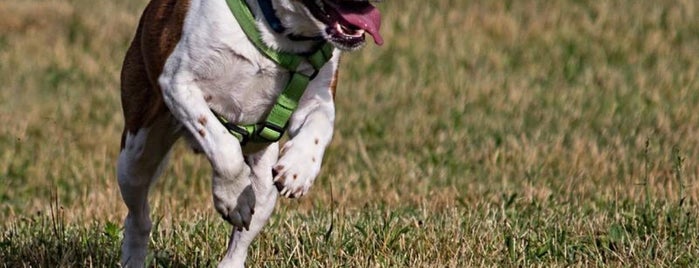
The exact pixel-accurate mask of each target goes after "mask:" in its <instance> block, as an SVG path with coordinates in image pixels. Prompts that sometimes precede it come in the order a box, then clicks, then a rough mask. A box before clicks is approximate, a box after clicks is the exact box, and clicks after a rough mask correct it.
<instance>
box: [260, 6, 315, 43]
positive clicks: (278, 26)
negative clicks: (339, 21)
mask: <svg viewBox="0 0 699 268" xmlns="http://www.w3.org/2000/svg"><path fill="white" fill-rule="evenodd" d="M257 4H258V5H259V6H260V9H262V15H264V17H265V20H266V21H267V24H268V25H269V27H271V28H272V30H274V31H275V32H276V33H278V34H282V33H284V32H285V31H286V30H287V29H286V27H284V25H283V24H282V21H281V20H279V17H277V14H276V13H275V11H274V6H272V0H257ZM286 37H287V38H289V40H291V41H322V40H323V36H320V35H319V36H312V37H311V36H302V35H296V34H287V35H286Z"/></svg>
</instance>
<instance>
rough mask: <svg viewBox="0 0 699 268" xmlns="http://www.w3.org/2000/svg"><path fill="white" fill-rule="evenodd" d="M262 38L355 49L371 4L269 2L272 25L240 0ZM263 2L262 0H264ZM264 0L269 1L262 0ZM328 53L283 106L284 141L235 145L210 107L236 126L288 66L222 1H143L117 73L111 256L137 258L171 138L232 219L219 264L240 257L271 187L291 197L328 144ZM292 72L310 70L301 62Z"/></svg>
mask: <svg viewBox="0 0 699 268" xmlns="http://www.w3.org/2000/svg"><path fill="white" fill-rule="evenodd" d="M245 1H246V2H247V5H248V7H249V8H250V10H251V11H252V13H253V15H254V16H255V18H256V25H257V28H258V30H259V31H260V32H261V34H262V39H263V41H264V43H265V44H266V45H267V46H269V47H271V48H273V49H277V50H280V51H286V52H293V53H302V52H306V51H309V50H310V49H311V48H312V47H315V46H317V42H318V41H317V38H316V39H310V40H309V39H303V40H301V41H298V39H299V38H291V37H292V36H295V37H298V36H305V37H314V36H316V37H320V39H324V40H327V41H329V42H331V43H332V44H333V45H334V46H335V47H337V48H339V49H340V50H344V51H348V50H356V49H358V48H360V47H361V46H362V45H363V44H364V43H365V39H364V33H365V32H368V33H369V34H371V35H372V36H373V38H374V41H375V42H376V43H377V44H381V43H382V42H383V41H382V39H381V36H380V35H379V27H380V13H379V12H378V10H376V8H375V7H374V6H372V5H371V4H370V3H369V2H368V1H366V0H271V7H272V8H273V10H272V12H273V14H274V15H276V17H277V18H278V21H279V22H280V23H281V24H282V25H283V27H284V30H283V32H277V31H274V30H272V29H271V28H270V25H269V23H268V22H267V20H266V19H265V18H264V15H265V14H264V12H263V9H264V8H263V7H261V5H260V2H258V1H261V0H245ZM268 1H269V0H268ZM268 4H269V2H268ZM339 58H340V52H339V51H336V52H335V53H334V54H333V56H332V59H331V60H330V61H329V62H328V63H327V64H326V65H325V66H324V67H323V68H322V69H321V70H320V72H319V73H318V75H317V77H316V78H315V79H313V80H312V81H311V83H310V85H309V86H308V88H307V90H306V91H305V93H304V95H303V97H302V99H301V100H300V103H299V108H298V109H297V110H296V111H295V112H294V114H293V115H292V117H291V119H290V122H289V128H288V133H289V136H290V139H289V140H288V141H287V142H286V143H285V144H284V145H283V148H281V150H280V146H279V144H278V143H270V144H251V145H246V146H241V145H240V142H239V141H238V140H237V139H236V138H235V137H234V136H233V135H231V134H230V133H229V132H228V130H227V129H226V128H225V127H224V126H223V125H222V124H221V123H220V122H219V121H218V119H217V117H216V116H215V115H214V113H213V112H212V110H214V111H216V112H217V113H219V114H220V115H222V116H224V117H225V118H226V119H228V121H230V122H233V123H236V124H253V123H258V122H262V121H264V119H265V116H266V114H267V113H269V111H270V109H271V108H272V106H273V105H274V103H275V101H276V98H277V96H278V95H279V94H280V92H281V90H282V87H283V86H284V85H285V83H286V81H288V79H289V73H288V71H287V70H284V69H283V68H281V67H280V66H278V65H276V64H275V63H274V62H273V61H271V60H269V59H268V58H266V57H265V56H264V55H263V54H261V53H260V52H259V51H258V49H257V48H256V47H255V46H254V45H253V44H252V43H251V42H250V41H249V39H248V37H247V36H246V35H245V33H244V32H243V31H242V30H241V27H240V24H239V23H238V22H237V21H236V19H235V18H234V16H233V14H232V13H231V10H230V9H229V7H228V5H227V3H226V0H151V1H150V3H149V4H148V6H147V7H146V9H145V11H144V13H143V15H142V17H141V20H140V23H139V25H138V30H137V32H136V35H135V37H134V40H133V42H132V43H131V47H130V48H129V50H128V52H127V54H126V58H125V60H124V65H123V69H122V74H121V80H122V85H121V96H122V106H123V111H124V117H125V129H124V132H123V135H122V141H121V153H120V155H119V160H118V164H117V176H118V180H119V187H120V189H121V194H122V198H123V200H124V202H125V203H126V206H127V207H128V210H129V212H128V215H127V216H126V219H125V221H124V225H125V227H124V228H125V229H124V240H123V242H122V257H121V262H122V264H123V265H124V266H129V267H142V266H144V265H145V263H144V262H145V258H146V250H147V247H148V241H149V235H150V230H151V219H150V216H149V206H148V201H147V199H148V192H149V188H150V186H151V185H152V184H153V182H154V181H155V179H156V178H157V177H158V176H159V174H160V172H161V171H162V169H163V167H164V166H165V163H166V160H167V156H168V154H169V151H170V148H171V147H172V145H173V144H174V143H175V141H176V140H177V139H178V138H179V137H181V136H184V137H187V139H188V140H189V141H190V143H191V144H192V146H193V147H194V148H196V150H197V151H200V152H202V153H204V154H205V155H206V157H207V158H208V159H209V161H210V163H211V166H212V168H213V181H212V188H213V190H212V192H213V200H214V205H215V207H216V210H217V211H218V212H219V213H220V214H221V215H222V216H223V218H224V219H226V220H227V221H229V222H230V223H231V224H232V225H233V226H234V228H233V233H232V234H231V238H230V242H229V246H228V251H227V253H226V255H225V258H224V259H223V261H222V262H221V263H220V266H222V267H243V266H244V262H245V258H246V255H247V249H248V246H249V245H250V243H251V242H252V240H253V239H254V237H255V236H256V235H257V234H258V233H259V232H260V230H261V229H262V227H263V226H264V225H265V224H266V222H267V220H268V219H269V217H270V215H271V213H272V210H273V209H274V206H275V202H276V200H277V196H278V194H279V192H280V193H281V195H283V196H286V197H290V198H295V197H301V196H303V195H304V194H306V192H307V191H308V189H309V188H310V187H311V185H312V183H313V181H314V179H315V177H316V176H317V175H318V172H319V171H320V166H321V160H322V158H323V154H324V150H325V148H326V146H327V145H328V144H329V142H330V140H331V137H332V132H333V121H334V117H335V115H334V113H335V108H334V104H333V99H334V90H335V85H336V82H337V68H338V61H339ZM300 70H301V71H303V70H311V66H310V65H309V64H302V65H301V67H300Z"/></svg>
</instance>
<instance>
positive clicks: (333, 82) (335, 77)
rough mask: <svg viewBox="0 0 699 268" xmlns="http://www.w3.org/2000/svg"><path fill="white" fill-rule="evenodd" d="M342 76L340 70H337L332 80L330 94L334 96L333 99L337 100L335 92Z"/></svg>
mask: <svg viewBox="0 0 699 268" xmlns="http://www.w3.org/2000/svg"><path fill="white" fill-rule="evenodd" d="M339 74H340V68H337V70H335V73H334V74H333V79H332V80H330V93H331V94H332V95H333V99H335V92H336V90H337V79H338V76H339Z"/></svg>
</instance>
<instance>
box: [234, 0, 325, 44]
mask: <svg viewBox="0 0 699 268" xmlns="http://www.w3.org/2000/svg"><path fill="white" fill-rule="evenodd" d="M258 1H259V0H245V2H246V3H247V5H248V7H250V10H251V11H252V13H253V15H254V16H255V21H256V22H255V23H256V24H257V28H258V29H259V30H260V34H261V35H262V41H263V42H264V43H265V44H266V45H267V46H269V47H270V48H273V49H278V50H281V51H285V52H290V53H304V52H309V51H311V50H313V49H315V48H316V47H317V46H318V44H319V43H320V42H319V41H317V40H315V39H310V38H308V39H306V38H293V37H292V38H289V37H290V36H296V37H300V36H316V35H318V33H317V32H315V33H314V32H313V29H314V28H313V27H314V25H313V24H312V23H310V22H309V21H308V19H305V21H306V22H307V23H302V24H301V25H300V27H299V26H298V25H299V23H294V24H292V25H295V27H288V26H286V25H285V23H284V22H285V21H304V18H302V17H300V16H299V15H297V14H298V13H297V12H294V11H293V10H285V9H284V8H288V7H278V6H275V5H274V3H273V1H272V0H269V1H270V2H272V4H271V7H265V8H274V10H268V11H265V10H264V9H263V7H262V6H260V3H259V2H258ZM277 9H281V10H277ZM265 12H267V13H269V12H271V13H272V14H267V15H265ZM280 13H281V14H280ZM277 14H280V15H282V17H277ZM270 15H274V16H275V18H274V19H276V20H277V21H271V22H270V21H269V19H268V18H267V17H266V16H270ZM284 15H286V17H285V16H284ZM293 16H296V17H293ZM274 19H272V20H274ZM271 23H279V26H274V27H273V26H272V25H270V24H271ZM274 28H277V29H274ZM279 30H282V31H281V32H278V31H279ZM299 39H301V40H299ZM304 39H306V40H304Z"/></svg>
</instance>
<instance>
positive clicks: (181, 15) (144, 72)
mask: <svg viewBox="0 0 699 268" xmlns="http://www.w3.org/2000/svg"><path fill="white" fill-rule="evenodd" d="M189 5H190V0H152V1H150V3H149V4H148V6H147V7H146V9H145V11H144V12H143V15H142V16H141V20H140V22H139V24H138V29H137V31H136V35H135V37H134V39H133V41H132V42H131V46H130V47H129V50H128V51H127V52H126V57H125V59H124V65H123V67H122V70H121V102H122V108H123V111H124V121H125V124H126V126H125V130H124V132H126V131H129V132H131V133H135V132H136V131H138V129H140V128H143V127H148V126H150V125H151V124H152V122H153V121H154V120H155V119H156V118H157V117H158V116H159V115H160V114H162V113H167V112H168V110H167V107H166V106H165V103H164V102H163V97H162V93H161V89H160V86H159V85H158V77H159V76H160V74H161V72H162V70H163V66H164V65H165V60H167V58H168V57H169V56H170V54H171V53H172V51H173V50H174V48H175V45H177V43H178V42H179V40H180V37H181V36H182V25H183V23H184V19H185V16H186V15H187V10H188V9H189Z"/></svg>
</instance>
